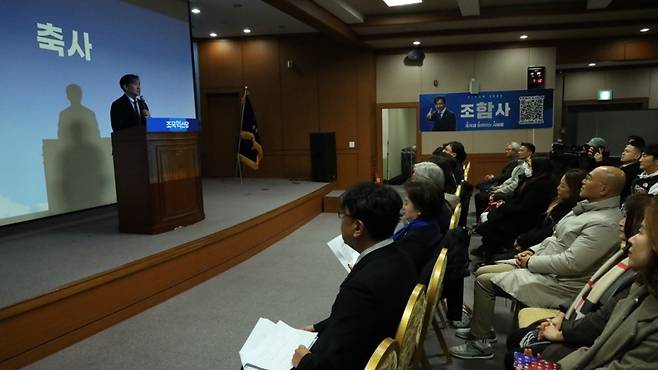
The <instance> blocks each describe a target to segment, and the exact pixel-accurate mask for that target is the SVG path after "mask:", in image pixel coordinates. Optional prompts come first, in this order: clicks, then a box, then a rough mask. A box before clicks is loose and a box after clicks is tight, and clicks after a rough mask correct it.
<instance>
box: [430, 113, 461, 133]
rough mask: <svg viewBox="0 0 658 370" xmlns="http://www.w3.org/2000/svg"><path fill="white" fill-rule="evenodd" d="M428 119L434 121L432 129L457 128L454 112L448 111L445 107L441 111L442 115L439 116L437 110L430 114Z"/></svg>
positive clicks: (451, 129) (445, 129)
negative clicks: (443, 110) (442, 111)
mask: <svg viewBox="0 0 658 370" xmlns="http://www.w3.org/2000/svg"><path fill="white" fill-rule="evenodd" d="M429 120H430V121H433V122H434V125H433V126H432V131H455V129H456V128H457V119H456V118H455V114H454V113H452V112H451V111H449V110H448V108H446V110H445V112H444V113H443V117H441V114H439V112H434V113H432V115H431V116H430V119H429Z"/></svg>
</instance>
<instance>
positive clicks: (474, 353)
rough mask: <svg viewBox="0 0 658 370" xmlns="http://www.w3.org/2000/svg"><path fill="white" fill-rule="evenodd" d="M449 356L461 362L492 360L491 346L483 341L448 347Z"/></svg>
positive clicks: (492, 351)
mask: <svg viewBox="0 0 658 370" xmlns="http://www.w3.org/2000/svg"><path fill="white" fill-rule="evenodd" d="M449 351H450V355H451V356H453V357H456V358H461V359H462V360H489V359H492V358H494V350H493V348H492V347H491V344H489V343H487V341H485V340H476V341H470V340H469V341H466V342H465V343H464V344H460V345H458V346H454V347H450V349H449Z"/></svg>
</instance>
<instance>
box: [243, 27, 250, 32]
mask: <svg viewBox="0 0 658 370" xmlns="http://www.w3.org/2000/svg"><path fill="white" fill-rule="evenodd" d="M242 32H244V33H251V30H250V29H249V28H245V29H243V30H242Z"/></svg>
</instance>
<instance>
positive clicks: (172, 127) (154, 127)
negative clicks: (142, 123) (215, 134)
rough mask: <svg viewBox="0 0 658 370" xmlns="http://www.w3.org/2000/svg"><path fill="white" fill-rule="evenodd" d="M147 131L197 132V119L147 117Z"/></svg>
mask: <svg viewBox="0 0 658 370" xmlns="http://www.w3.org/2000/svg"><path fill="white" fill-rule="evenodd" d="M146 131H148V132H197V131H199V120H197V119H195V118H148V119H147V120H146Z"/></svg>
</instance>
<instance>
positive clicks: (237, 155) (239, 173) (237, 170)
mask: <svg viewBox="0 0 658 370" xmlns="http://www.w3.org/2000/svg"><path fill="white" fill-rule="evenodd" d="M241 103H242V110H241V113H240V130H239V131H238V151H237V152H236V153H235V173H236V176H239V177H240V184H242V162H241V161H240V145H241V144H242V123H243V122H244V108H245V106H246V105H247V104H246V103H247V86H245V87H244V93H243V94H242V99H241Z"/></svg>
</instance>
